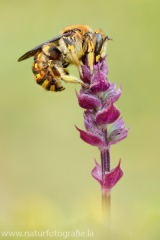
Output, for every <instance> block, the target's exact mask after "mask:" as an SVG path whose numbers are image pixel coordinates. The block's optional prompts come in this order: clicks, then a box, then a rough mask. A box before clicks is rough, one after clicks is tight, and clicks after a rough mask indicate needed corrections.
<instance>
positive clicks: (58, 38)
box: [18, 31, 72, 62]
mask: <svg viewBox="0 0 160 240" xmlns="http://www.w3.org/2000/svg"><path fill="white" fill-rule="evenodd" d="M71 34H72V31H70V32H67V33H64V34H62V35H59V36H58V37H55V38H52V39H50V40H48V41H46V42H44V43H42V44H40V45H38V46H37V47H35V48H33V49H31V50H30V51H28V52H26V53H25V54H24V55H23V56H22V57H20V58H19V59H18V62H20V61H23V60H25V59H27V58H30V57H32V56H34V55H35V54H36V53H37V52H38V51H39V50H41V49H42V46H43V45H45V44H47V43H51V42H54V43H55V44H56V45H58V41H59V40H60V39H61V37H68V36H70V35H71ZM56 42H57V43H56Z"/></svg>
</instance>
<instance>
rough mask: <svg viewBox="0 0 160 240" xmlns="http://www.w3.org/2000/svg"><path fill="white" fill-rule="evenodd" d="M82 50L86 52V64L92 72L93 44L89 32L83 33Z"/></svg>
mask: <svg viewBox="0 0 160 240" xmlns="http://www.w3.org/2000/svg"><path fill="white" fill-rule="evenodd" d="M83 51H84V52H86V51H87V52H88V53H87V56H88V65H89V67H90V70H91V72H93V62H94V44H93V40H92V37H91V36H90V34H89V33H87V34H86V35H85V38H84V43H83Z"/></svg>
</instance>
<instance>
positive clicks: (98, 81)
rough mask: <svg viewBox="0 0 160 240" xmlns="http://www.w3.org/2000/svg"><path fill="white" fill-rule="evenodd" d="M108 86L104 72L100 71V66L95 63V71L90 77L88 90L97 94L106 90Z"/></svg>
mask: <svg viewBox="0 0 160 240" xmlns="http://www.w3.org/2000/svg"><path fill="white" fill-rule="evenodd" d="M109 87H110V82H108V80H107V76H106V74H105V73H103V72H102V71H100V66H99V64H97V72H96V73H95V74H94V75H93V77H92V80H91V85H90V90H91V91H92V92H93V93H94V94H95V95H97V94H99V93H102V92H105V91H107V89H108V88H109Z"/></svg>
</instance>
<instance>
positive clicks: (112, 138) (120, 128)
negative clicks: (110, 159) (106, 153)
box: [108, 118, 130, 145]
mask: <svg viewBox="0 0 160 240" xmlns="http://www.w3.org/2000/svg"><path fill="white" fill-rule="evenodd" d="M129 128H130V127H128V128H127V129H125V124H124V122H123V119H122V118H120V119H118V120H117V121H116V122H115V123H113V125H112V127H111V128H110V129H109V131H108V141H109V145H111V144H116V143H118V142H120V141H121V140H123V139H124V138H126V137H127V136H128V130H129Z"/></svg>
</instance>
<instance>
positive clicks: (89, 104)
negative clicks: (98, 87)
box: [76, 91, 101, 109]
mask: <svg viewBox="0 0 160 240" xmlns="http://www.w3.org/2000/svg"><path fill="white" fill-rule="evenodd" d="M76 95H77V98H78V102H79V106H80V107H82V108H85V109H93V108H96V107H100V106H101V102H100V99H99V98H98V97H96V96H94V95H89V94H81V95H79V94H78V93H77V91H76Z"/></svg>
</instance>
